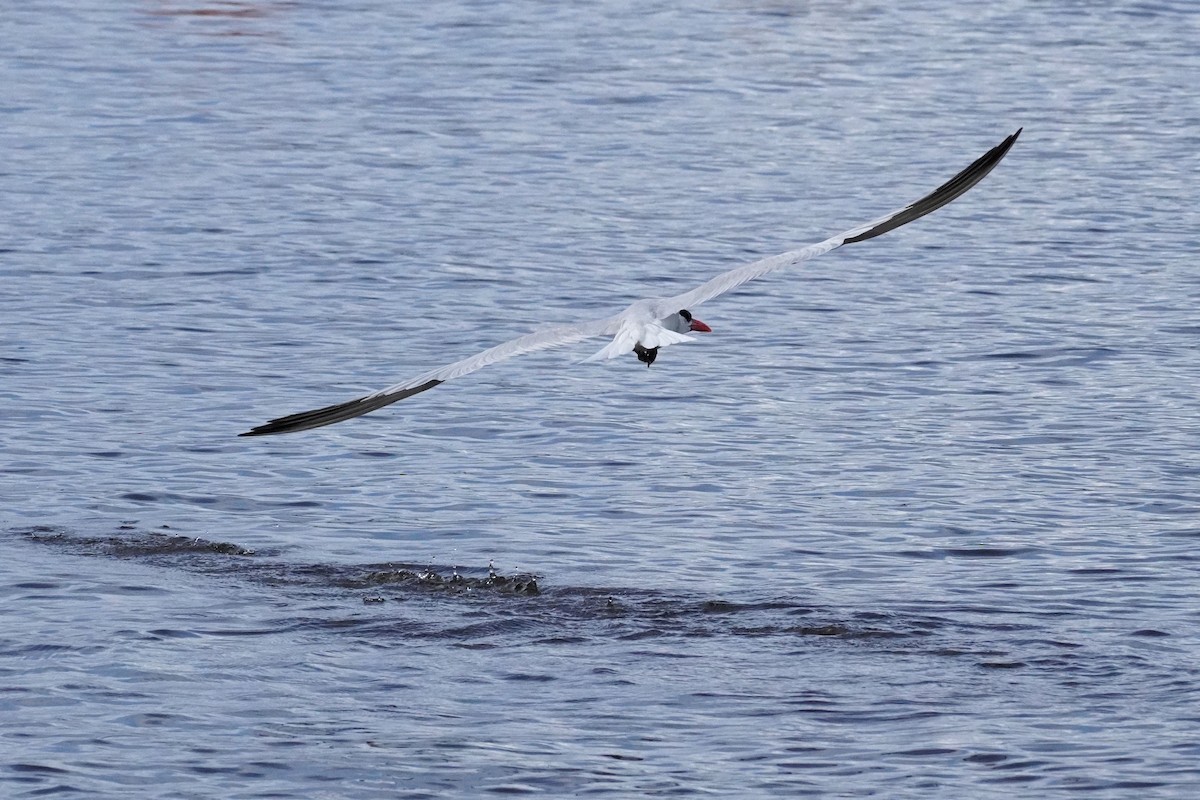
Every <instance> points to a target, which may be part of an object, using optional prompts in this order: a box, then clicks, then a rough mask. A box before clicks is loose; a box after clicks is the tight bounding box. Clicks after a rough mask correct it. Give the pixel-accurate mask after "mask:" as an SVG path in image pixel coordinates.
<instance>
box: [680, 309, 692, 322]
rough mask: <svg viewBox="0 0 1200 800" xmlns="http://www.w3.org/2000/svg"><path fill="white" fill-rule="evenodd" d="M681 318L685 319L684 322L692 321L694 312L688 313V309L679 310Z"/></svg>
mask: <svg viewBox="0 0 1200 800" xmlns="http://www.w3.org/2000/svg"><path fill="white" fill-rule="evenodd" d="M679 316H681V317H683V320H684V322H691V321H692V312H690V311H688V310H687V309H686V308H681V309H679Z"/></svg>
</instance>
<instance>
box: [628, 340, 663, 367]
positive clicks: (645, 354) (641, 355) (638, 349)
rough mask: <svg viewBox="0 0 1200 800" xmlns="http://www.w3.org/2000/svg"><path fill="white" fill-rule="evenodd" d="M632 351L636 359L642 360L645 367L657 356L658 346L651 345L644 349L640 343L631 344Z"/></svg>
mask: <svg viewBox="0 0 1200 800" xmlns="http://www.w3.org/2000/svg"><path fill="white" fill-rule="evenodd" d="M633 352H635V353H637V357H638V361H641V362H643V363H644V364H645V365H646V366H647V367H648V366H650V365H651V364H653V363H654V359H656V358H658V348H657V347H651V348H650V349H648V350H647V349H646V348H645V347H642V346H641V345H640V344H635V345H634V346H633Z"/></svg>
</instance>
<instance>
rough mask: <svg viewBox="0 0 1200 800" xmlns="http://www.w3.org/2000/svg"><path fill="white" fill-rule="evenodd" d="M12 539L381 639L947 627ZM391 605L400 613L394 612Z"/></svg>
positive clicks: (161, 537)
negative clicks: (305, 608)
mask: <svg viewBox="0 0 1200 800" xmlns="http://www.w3.org/2000/svg"><path fill="white" fill-rule="evenodd" d="M10 533H11V534H14V535H16V536H18V537H20V538H21V539H23V540H25V541H27V542H30V543H36V544H38V545H42V546H45V547H50V548H54V549H57V550H59V551H60V552H64V553H70V554H73V555H78V556H85V557H95V558H101V559H120V560H126V561H136V562H140V563H144V564H149V565H152V566H154V567H156V568H161V569H164V570H182V571H186V572H188V573H192V574H198V575H205V576H212V577H214V578H220V580H222V581H230V580H232V581H234V582H236V583H240V584H243V585H249V586H256V587H261V588H263V589H265V590H268V591H269V592H270V593H271V595H272V600H275V599H279V596H280V595H283V596H285V597H287V598H291V599H295V600H300V599H304V600H309V601H311V600H313V599H315V600H317V601H318V603H319V605H320V607H321V608H325V609H329V608H330V604H329V601H330V600H335V601H339V602H337V604H336V606H335V607H336V608H340V609H341V611H340V612H335V614H334V615H332V616H330V615H329V614H328V611H326V612H318V613H316V614H315V615H314V617H313V618H310V619H292V620H291V621H290V623H289V625H291V626H297V625H298V626H302V627H306V628H321V627H329V628H330V629H332V630H337V631H345V630H354V631H355V632H357V633H358V634H359V635H367V636H370V637H372V638H376V637H378V638H381V639H387V638H389V636H394V635H403V636H405V637H413V636H416V637H422V638H436V639H442V640H446V639H449V640H454V642H455V643H456V644H457V645H459V646H462V647H491V646H499V645H500V644H502V643H510V644H511V643H512V642H513V637H514V636H515V637H517V638H519V639H524V640H527V641H528V640H532V641H536V642H541V643H549V642H570V641H584V640H588V639H594V638H604V639H609V640H626V641H636V640H640V639H654V638H659V637H664V638H679V637H692V638H696V637H721V636H736V637H780V636H782V637H788V638H792V637H820V638H823V639H841V640H879V641H889V640H890V641H895V640H901V641H905V642H906V643H905V644H899V643H897V644H899V646H900V647H902V648H904V649H911V648H912V647H913V645H914V644H915V643H916V642H917V641H920V640H922V639H927V638H928V637H930V636H931V635H932V634H934V633H935V632H936V631H938V630H939V629H942V628H944V627H945V626H946V625H948V624H950V622H949V620H946V619H942V618H939V617H936V616H927V615H921V614H916V613H902V614H885V613H878V612H872V611H838V610H834V609H828V608H820V607H818V606H816V605H814V604H809V603H802V602H798V601H796V600H795V599H787V598H779V599H766V600H762V601H758V602H731V601H728V600H725V599H721V598H714V597H704V596H702V595H699V594H696V595H691V594H686V593H680V592H664V591H658V590H653V589H642V588H637V587H586V586H555V585H550V586H547V585H544V583H543V582H542V580H541V576H538V575H533V574H528V573H517V574H512V575H505V574H501V573H500V572H498V571H496V570H495V569H494V568H493V567H492V566H491V565H489V566H487V567H462V566H455V567H446V566H438V565H431V564H427V565H416V564H403V563H396V562H389V563H376V564H352V565H339V564H311V563H309V564H306V563H296V562H292V561H288V560H286V559H285V558H283V557H282V556H281V554H280V553H279V552H274V551H255V550H252V549H249V548H246V547H242V546H240V545H237V544H233V543H229V542H215V541H208V540H205V539H199V538H194V537H190V536H182V535H177V534H172V533H166V532H147V531H139V530H136V529H135V528H134V527H133V526H132V525H123V526H121V528H119V529H118V530H117V531H116V532H115V533H114V534H112V535H101V536H94V535H85V534H80V533H77V532H73V531H70V530H67V529H63V528H57V527H49V526H33V527H26V528H20V529H15V530H11V531H10ZM355 596H357V597H355ZM347 599H352V600H361V603H362V604H363V605H365V606H368V607H377V608H378V610H379V613H377V614H372V615H362V616H357V615H356V616H355V618H354V619H352V620H348V619H347V618H346V616H345V613H344V611H345V606H344V605H343V603H344V601H346V600H347ZM389 607H392V608H395V609H396V610H395V612H388V611H387V609H388V608H389ZM414 615H415V616H414ZM494 637H500V639H501V641H494V640H493V639H494ZM489 640H493V641H489Z"/></svg>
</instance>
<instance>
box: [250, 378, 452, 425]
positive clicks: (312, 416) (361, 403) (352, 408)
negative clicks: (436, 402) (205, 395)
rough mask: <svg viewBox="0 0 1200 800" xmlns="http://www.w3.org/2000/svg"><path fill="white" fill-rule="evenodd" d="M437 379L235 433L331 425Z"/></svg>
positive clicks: (430, 385) (418, 390)
mask: <svg viewBox="0 0 1200 800" xmlns="http://www.w3.org/2000/svg"><path fill="white" fill-rule="evenodd" d="M439 383H442V381H436V380H434V381H428V382H427V383H423V384H421V385H420V386H414V387H413V388H411V389H404V390H403V391H399V392H394V393H392V394H386V395H370V396H368V397H359V398H357V399H355V400H350V401H347V402H345V403H337V404H336V405H332V406H325V407H324V408H317V409H313V410H312V411H301V412H300V413H298V414H289V415H288V416H286V417H279V418H277V419H273V420H271V421H270V422H265V423H263V424H262V425H259V426H258V427H255V428H251V429H250V430H248V431H246V432H245V433H239V434H238V436H239V437H240V436H270V435H272V434H276V433H296V432H298V431H307V430H311V429H312V428H320V427H323V426H325V425H333V424H334V423H335V422H344V421H346V420H348V419H353V418H354V417H361V416H362V415H363V414H369V413H371V412H372V411H375V410H377V409H380V408H383V407H384V406H389V405H391V404H392V403H395V402H397V401H398V400H403V399H404V398H406V397H412V396H413V395H414V394H420V393H421V392H423V391H425V390H427V389H432V388H433V387H435V386H437V385H438V384H439Z"/></svg>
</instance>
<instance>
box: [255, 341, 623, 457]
mask: <svg viewBox="0 0 1200 800" xmlns="http://www.w3.org/2000/svg"><path fill="white" fill-rule="evenodd" d="M616 325H617V321H616V318H613V319H601V320H594V321H592V322H584V323H582V324H575V325H555V326H553V327H549V328H542V329H541V330H538V331H534V332H533V333H529V334H526V335H525V336H520V337H518V338H516V339H512V340H510V341H507V342H504V343H503V344H498V345H496V346H495V347H491V348H488V349H487V350H484V351H483V352H482V353H479V354H477V355H473V356H471V357H470V358H464V359H463V360H462V361H455V362H454V363H453V364H447V365H446V366H444V367H439V368H437V369H434V370H430V371H429V372H426V373H423V374H421V375H418V376H417V377H415V378H412V379H410V380H407V381H404V382H402V383H397V384H396V385H395V386H389V387H388V388H386V389H381V390H379V391H378V392H375V393H374V394H369V395H366V396H364V397H359V398H356V399H354V400H348V401H346V402H345V403H338V404H336V405H332V406H326V407H325V408H317V409H314V410H312V411H301V412H300V413H298V414H289V415H288V416H286V417H279V418H278V419H273V420H271V421H270V422H266V423H264V424H262V425H259V426H258V427H256V428H251V429H250V430H248V431H246V432H245V433H241V434H238V435H239V436H265V435H267V434H271V433H293V432H295V431H306V430H308V429H310V428H319V427H321V426H322V425H332V424H334V423H335V422H344V421H345V420H348V419H353V418H354V417H360V416H362V415H363V414H369V413H370V412H372V411H375V410H376V409H380V408H383V407H384V406H386V405H391V404H392V403H395V402H397V401H398V400H403V399H404V398H406V397H412V396H413V395H414V394H420V393H421V392H424V391H427V390H429V389H432V388H433V387H435V386H437V385H438V384H440V383H445V382H446V381H448V380H452V379H453V378H461V377H462V376H463V375H467V374H469V373H472V372H474V371H475V370H478V369H483V368H484V367H486V366H488V365H489V364H495V363H496V362H497V361H504V360H505V359H508V358H513V357H514V356H519V355H523V354H525V353H532V352H534V351H536V350H546V349H548V348H551V347H561V346H562V345H567V344H574V343H575V342H580V341H583V340H584V339H589V338H591V337H593V336H602V335H604V334H606V333H613V332H615V328H616Z"/></svg>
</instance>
